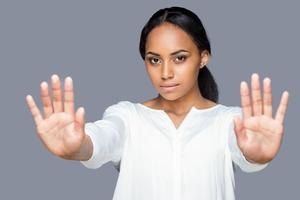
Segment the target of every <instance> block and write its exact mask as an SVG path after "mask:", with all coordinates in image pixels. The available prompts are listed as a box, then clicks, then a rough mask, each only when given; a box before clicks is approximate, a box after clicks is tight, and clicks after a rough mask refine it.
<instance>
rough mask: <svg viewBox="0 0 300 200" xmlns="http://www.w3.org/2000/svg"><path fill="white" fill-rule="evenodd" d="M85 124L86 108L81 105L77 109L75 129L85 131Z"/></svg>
mask: <svg viewBox="0 0 300 200" xmlns="http://www.w3.org/2000/svg"><path fill="white" fill-rule="evenodd" d="M84 124H85V112H84V108H83V107H80V108H78V109H77V111H76V114H75V130H76V132H80V133H83V132H84Z"/></svg>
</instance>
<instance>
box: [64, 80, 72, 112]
mask: <svg viewBox="0 0 300 200" xmlns="http://www.w3.org/2000/svg"><path fill="white" fill-rule="evenodd" d="M64 90H65V98H64V109H65V111H66V112H67V113H69V114H71V115H72V116H73V115H74V92H73V81H72V78H71V77H67V78H66V79H65V89H64Z"/></svg>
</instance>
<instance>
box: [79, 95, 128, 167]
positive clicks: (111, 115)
mask: <svg viewBox="0 0 300 200" xmlns="http://www.w3.org/2000/svg"><path fill="white" fill-rule="evenodd" d="M129 107H130V105H129V104H128V102H127V101H120V102H118V103H117V104H113V105H111V106H109V107H107V108H106V109H105V111H104V113H103V116H102V119H101V120H98V121H95V122H89V123H86V124H85V133H86V134H87V135H89V136H90V138H91V141H92V143H93V154H92V156H91V158H90V159H89V160H87V161H80V162H81V163H82V164H83V165H84V166H85V167H87V168H90V169H96V168H99V167H101V166H102V165H103V164H105V163H107V162H109V161H112V162H113V163H114V164H115V163H118V162H120V160H121V156H122V150H123V146H124V142H125V140H126V138H127V135H128V132H129V128H128V126H129V125H128V124H129V118H130V108H129Z"/></svg>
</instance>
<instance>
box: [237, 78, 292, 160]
mask: <svg viewBox="0 0 300 200" xmlns="http://www.w3.org/2000/svg"><path fill="white" fill-rule="evenodd" d="M240 93H241V107H242V112H243V117H242V119H241V118H239V117H237V118H235V119H234V126H235V128H234V130H235V134H236V138H237V143H238V145H239V148H240V149H241V151H242V152H243V154H244V155H245V158H246V159H247V160H248V161H250V162H255V163H261V164H263V163H267V162H269V161H271V160H272V159H273V158H274V157H275V156H276V154H277V153H278V151H279V149H280V145H281V142H282V138H283V133H284V125H283V122H284V117H285V114H286V110H287V106H288V97H289V93H288V92H287V91H284V92H283V93H282V97H281V101H280V104H279V106H278V109H277V112H276V115H275V118H273V117H272V90H271V80H270V79H269V78H265V79H264V81H263V98H262V97H261V92H260V83H259V76H258V74H252V77H251V95H250V91H249V88H248V85H247V83H246V82H244V81H243V82H241V86H240Z"/></svg>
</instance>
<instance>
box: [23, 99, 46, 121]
mask: <svg viewBox="0 0 300 200" xmlns="http://www.w3.org/2000/svg"><path fill="white" fill-rule="evenodd" d="M26 102H27V106H28V108H29V111H30V112H31V114H32V117H33V120H34V122H35V125H36V126H38V125H39V124H40V123H41V122H42V121H43V117H42V115H41V113H40V110H39V109H38V107H37V106H36V104H35V102H34V100H33V98H32V96H31V95H27V96H26Z"/></svg>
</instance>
